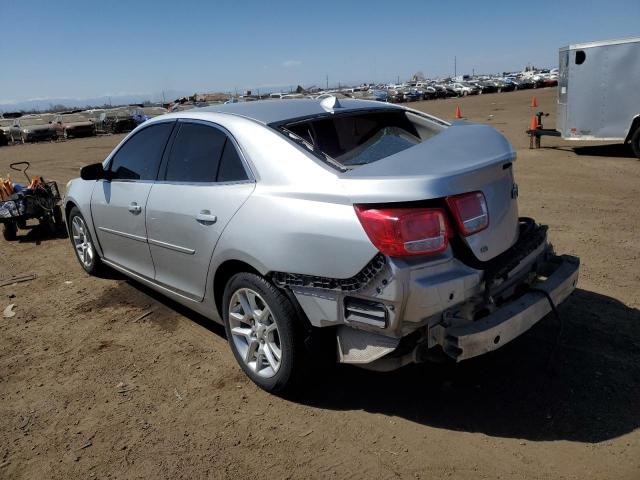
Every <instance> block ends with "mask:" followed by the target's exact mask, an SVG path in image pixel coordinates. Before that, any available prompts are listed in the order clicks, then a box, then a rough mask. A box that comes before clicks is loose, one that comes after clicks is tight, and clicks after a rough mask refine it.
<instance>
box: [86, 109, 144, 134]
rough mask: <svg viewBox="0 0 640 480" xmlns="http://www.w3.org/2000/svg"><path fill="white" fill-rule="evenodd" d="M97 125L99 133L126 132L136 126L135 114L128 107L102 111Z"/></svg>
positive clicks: (96, 122)
mask: <svg viewBox="0 0 640 480" xmlns="http://www.w3.org/2000/svg"><path fill="white" fill-rule="evenodd" d="M95 125H96V131H97V132H99V133H124V132H130V131H131V130H133V129H134V128H136V122H135V121H134V119H133V114H132V112H131V110H129V109H128V108H114V109H112V110H107V111H104V112H102V113H100V114H99V115H98V118H97V119H96V121H95Z"/></svg>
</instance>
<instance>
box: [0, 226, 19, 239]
mask: <svg viewBox="0 0 640 480" xmlns="http://www.w3.org/2000/svg"><path fill="white" fill-rule="evenodd" d="M2 236H3V237H4V239H5V240H6V241H7V242H13V241H14V240H15V239H16V238H18V225H16V222H7V223H5V224H4V225H3V226H2Z"/></svg>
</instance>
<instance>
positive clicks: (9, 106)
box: [0, 90, 193, 112]
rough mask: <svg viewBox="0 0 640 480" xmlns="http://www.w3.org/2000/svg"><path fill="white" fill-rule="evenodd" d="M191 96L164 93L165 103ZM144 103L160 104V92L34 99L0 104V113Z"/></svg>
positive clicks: (171, 91) (170, 92) (170, 91)
mask: <svg viewBox="0 0 640 480" xmlns="http://www.w3.org/2000/svg"><path fill="white" fill-rule="evenodd" d="M189 95H193V92H188V91H180V90H167V91H165V92H164V99H165V101H166V102H172V101H173V100H175V99H177V98H181V97H184V96H189ZM145 101H150V102H162V92H158V93H140V94H127V95H103V96H99V97H89V98H65V97H62V98H35V99H31V100H21V101H17V102H11V103H0V112H17V111H23V110H24V111H30V110H47V109H49V108H51V107H52V106H54V105H64V106H66V107H69V108H84V107H87V106H92V107H97V106H103V105H128V104H130V103H142V102H145Z"/></svg>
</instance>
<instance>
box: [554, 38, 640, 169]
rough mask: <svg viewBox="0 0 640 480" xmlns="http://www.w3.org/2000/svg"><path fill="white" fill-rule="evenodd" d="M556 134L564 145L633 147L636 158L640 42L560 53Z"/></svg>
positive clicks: (591, 45) (572, 48)
mask: <svg viewBox="0 0 640 480" xmlns="http://www.w3.org/2000/svg"><path fill="white" fill-rule="evenodd" d="M557 130H558V131H559V132H560V135H561V136H562V138H564V139H567V140H608V141H615V142H618V141H619V142H624V143H631V146H632V147H633V150H634V152H635V153H636V155H637V156H638V157H640V37H633V38H624V39H619V40H606V41H601V42H589V43H578V44H575V45H568V46H566V47H562V48H561V49H560V71H559V78H558V111H557Z"/></svg>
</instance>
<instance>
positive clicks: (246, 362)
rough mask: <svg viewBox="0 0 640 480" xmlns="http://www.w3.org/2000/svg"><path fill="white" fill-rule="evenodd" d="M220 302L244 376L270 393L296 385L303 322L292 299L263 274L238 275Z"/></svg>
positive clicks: (302, 366)
mask: <svg viewBox="0 0 640 480" xmlns="http://www.w3.org/2000/svg"><path fill="white" fill-rule="evenodd" d="M222 305H223V309H224V310H223V317H224V325H225V330H226V333H227V339H228V341H229V345H230V346H231V350H232V352H233V355H234V356H235V357H236V361H237V362H238V363H239V364H240V367H242V370H244V372H245V373H246V374H247V376H248V377H249V378H250V379H251V380H252V381H253V382H254V383H255V384H256V385H258V386H259V387H260V388H262V389H264V390H266V391H268V392H272V393H283V392H285V391H291V390H293V389H295V387H296V386H297V385H298V384H299V383H300V380H301V376H302V373H303V371H304V369H305V367H306V362H305V358H304V357H305V348H304V344H303V341H302V334H301V330H302V329H301V327H302V322H301V321H300V319H299V318H298V315H297V314H296V310H295V308H294V306H293V305H292V303H291V301H290V300H289V299H288V298H287V297H286V296H285V295H284V294H283V293H282V292H280V291H279V290H278V289H277V288H276V287H274V286H273V285H271V284H270V283H269V282H267V280H265V279H264V278H263V277H261V276H259V275H255V274H253V273H238V274H236V275H234V276H233V277H232V278H231V280H229V282H228V284H227V286H226V288H225V291H224V295H223V300H222Z"/></svg>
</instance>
